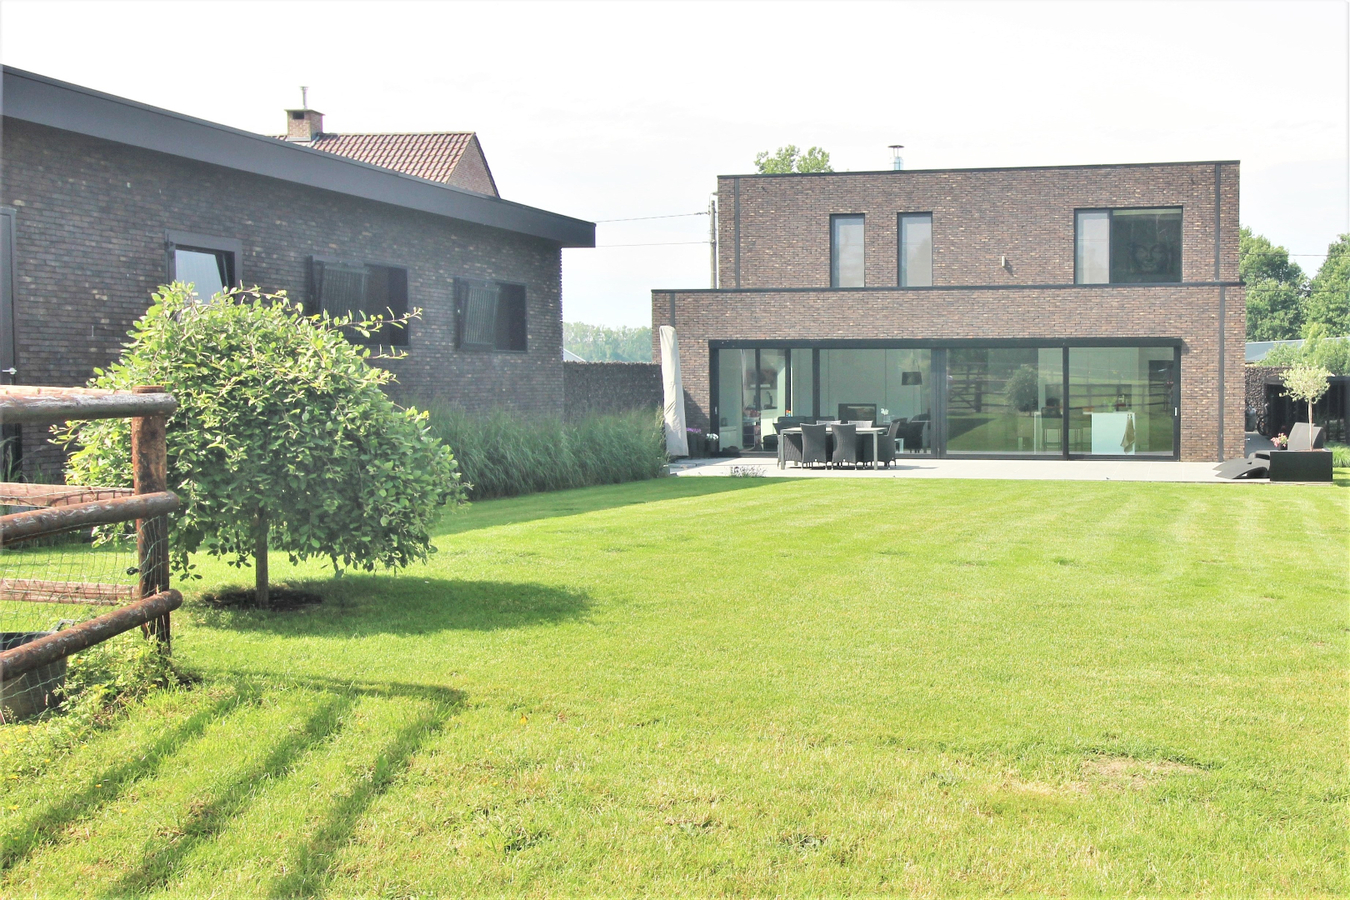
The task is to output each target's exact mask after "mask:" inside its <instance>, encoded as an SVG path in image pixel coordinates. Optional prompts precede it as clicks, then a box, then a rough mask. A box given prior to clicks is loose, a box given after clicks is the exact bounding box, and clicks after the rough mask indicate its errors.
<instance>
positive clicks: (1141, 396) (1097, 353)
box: [1068, 347, 1177, 457]
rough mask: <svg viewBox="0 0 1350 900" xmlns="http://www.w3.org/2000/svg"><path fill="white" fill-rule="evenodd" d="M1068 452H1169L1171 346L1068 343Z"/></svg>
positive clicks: (1173, 379)
mask: <svg viewBox="0 0 1350 900" xmlns="http://www.w3.org/2000/svg"><path fill="white" fill-rule="evenodd" d="M1068 409H1069V418H1068V429H1069V452H1071V453H1088V454H1094V455H1098V456H1122V455H1123V456H1168V457H1170V456H1172V455H1173V450H1174V433H1175V432H1174V429H1175V425H1176V416H1175V413H1176V409H1177V407H1176V359H1175V352H1174V351H1173V349H1172V348H1171V347H1071V348H1069V407H1068Z"/></svg>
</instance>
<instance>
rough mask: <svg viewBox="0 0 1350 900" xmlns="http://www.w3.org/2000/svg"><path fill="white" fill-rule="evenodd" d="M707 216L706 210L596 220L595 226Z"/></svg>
mask: <svg viewBox="0 0 1350 900" xmlns="http://www.w3.org/2000/svg"><path fill="white" fill-rule="evenodd" d="M707 214H708V211H707V210H706V209H705V210H703V211H702V212H695V213H671V214H670V215H668V216H633V217H632V218H629V219H596V220H595V224H597V225H604V224H606V223H608V222H645V221H647V220H648V219H687V218H689V217H690V216H706V215H707Z"/></svg>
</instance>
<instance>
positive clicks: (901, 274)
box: [895, 210, 1077, 290]
mask: <svg viewBox="0 0 1350 900" xmlns="http://www.w3.org/2000/svg"><path fill="white" fill-rule="evenodd" d="M920 216H927V217H928V271H929V275H930V281H929V282H928V284H905V219H906V218H907V217H912V218H918V217H920ZM1075 221H1077V218H1076V217H1075ZM932 271H933V213H932V211H931V210H930V211H929V212H900V213H896V214H895V286H896V287H902V288H905V289H906V290H909V289H910V288H913V289H915V290H921V289H923V288H930V287H933V282H932V280H931V275H932Z"/></svg>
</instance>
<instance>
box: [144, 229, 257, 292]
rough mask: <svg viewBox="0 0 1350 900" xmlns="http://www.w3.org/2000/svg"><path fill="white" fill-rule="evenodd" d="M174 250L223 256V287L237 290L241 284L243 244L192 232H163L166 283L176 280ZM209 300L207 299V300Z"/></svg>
mask: <svg viewBox="0 0 1350 900" xmlns="http://www.w3.org/2000/svg"><path fill="white" fill-rule="evenodd" d="M175 250H195V251H196V252H198V253H217V254H224V255H225V258H226V278H225V279H224V280H225V287H227V288H237V287H240V286H241V285H242V284H243V274H242V272H241V263H242V261H243V256H244V242H243V241H240V240H236V239H235V238H227V237H220V236H219V235H214V234H198V233H197V232H193V231H175V230H173V229H165V231H164V276H165V279H166V281H167V282H168V283H173V282H174V281H177V280H178V265H177V261H176V259H175V258H174V251H175ZM208 299H209V298H208Z"/></svg>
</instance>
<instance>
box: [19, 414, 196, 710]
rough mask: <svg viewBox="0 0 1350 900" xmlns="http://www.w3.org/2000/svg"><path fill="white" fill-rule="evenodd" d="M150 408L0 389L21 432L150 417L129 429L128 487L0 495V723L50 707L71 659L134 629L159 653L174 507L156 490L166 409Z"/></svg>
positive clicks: (34, 489)
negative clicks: (59, 422) (131, 475)
mask: <svg viewBox="0 0 1350 900" xmlns="http://www.w3.org/2000/svg"><path fill="white" fill-rule="evenodd" d="M20 391H21V392H22V393H20ZM43 392H45V393H43ZM145 393H149V392H145ZM129 396H130V399H128V397H129ZM158 397H159V399H158V400H157V401H155V400H153V399H151V398H146V397H145V396H144V393H142V394H140V395H126V394H124V393H122V392H94V391H83V390H61V389H32V388H25V389H12V388H10V389H5V388H0V414H8V415H9V416H10V417H11V418H12V417H14V416H16V415H17V416H18V417H19V418H21V419H23V418H24V417H27V419H26V421H51V420H53V418H56V417H59V418H61V419H66V420H68V419H73V418H113V417H118V418H120V417H124V416H126V415H127V414H128V411H132V412H133V413H135V412H142V413H150V415H140V416H136V417H135V418H133V441H132V444H133V447H132V451H133V457H135V459H134V463H135V465H134V470H135V472H136V479H135V480H136V484H135V485H134V486H133V487H112V488H109V487H82V486H78V485H45V484H24V483H2V484H0V723H3V722H7V721H12V720H14V719H17V718H25V717H28V716H31V715H34V714H37V713H41V712H43V711H45V710H48V709H51V708H53V707H55V706H56V705H57V704H59V702H60V700H61V699H62V694H63V686H64V681H65V675H66V659H67V657H68V656H69V655H70V654H71V653H74V652H77V651H79V650H81V649H85V648H87V647H90V646H93V645H94V644H96V643H98V642H100V641H102V640H106V639H107V638H108V637H111V636H113V635H115V634H120V633H122V632H124V631H127V630H130V629H132V628H135V627H136V626H137V625H140V626H141V627H142V628H143V630H145V632H146V634H147V636H150V635H154V636H156V637H158V638H159V640H160V642H161V645H162V646H163V647H164V648H165V649H167V646H168V634H169V631H168V613H169V610H171V609H173V608H175V607H176V606H177V605H178V604H179V603H181V597H180V596H179V595H178V594H177V592H174V591H170V590H169V589H168V575H167V562H168V520H167V513H168V512H169V511H171V510H172V509H175V508H177V502H178V501H177V498H176V497H174V496H173V495H172V494H170V493H168V492H167V491H165V490H164V484H163V482H164V473H165V458H164V431H163V428H164V419H163V412H164V411H165V410H166V408H167V410H168V411H171V409H172V406H173V399H172V398H171V397H168V395H166V394H163V393H162V392H159V393H158ZM146 399H151V402H150V403H146V402H145V400H146ZM39 407H40V408H39ZM155 413H158V415H155ZM43 416H45V417H46V418H45V419H44V418H42V417H43ZM138 438H139V440H138ZM147 438H148V440H147ZM138 443H139V448H138V447H137V444H138Z"/></svg>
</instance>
